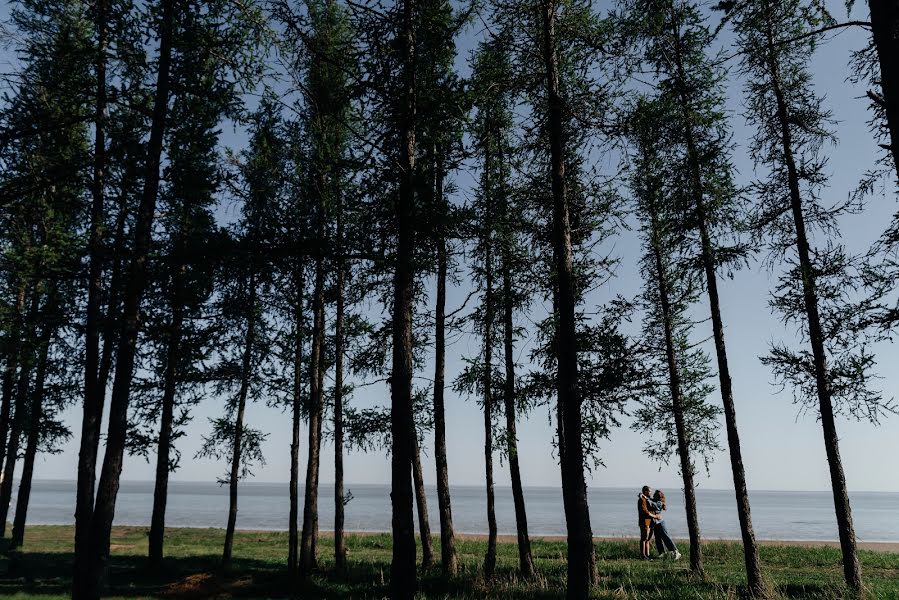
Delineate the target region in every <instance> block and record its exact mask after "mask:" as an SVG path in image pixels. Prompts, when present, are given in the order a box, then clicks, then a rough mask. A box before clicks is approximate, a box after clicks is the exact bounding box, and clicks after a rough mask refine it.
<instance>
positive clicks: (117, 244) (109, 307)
mask: <svg viewBox="0 0 899 600" xmlns="http://www.w3.org/2000/svg"><path fill="white" fill-rule="evenodd" d="M127 201H128V198H127V196H126V194H124V193H123V194H122V196H121V198H120V200H119V214H118V215H117V216H116V231H115V239H114V240H113V246H112V251H111V253H110V254H111V255H112V266H111V268H110V271H111V274H110V276H109V291H108V293H107V299H106V314H105V315H103V329H102V333H101V335H102V340H103V351H102V352H101V353H100V371H99V375H98V376H97V386H98V387H99V389H100V407H101V408H102V406H103V400H104V396H105V395H106V387H107V386H108V385H109V374H110V372H111V371H112V363H113V358H114V357H115V347H116V338H117V334H118V330H119V299H120V298H121V295H122V283H123V281H122V279H123V277H122V275H123V274H122V267H123V266H124V264H123V263H124V260H125V257H124V253H125V225H126V221H127V219H128V205H127ZM101 412H102V411H101ZM99 441H100V440H99V437H98V438H97V440H96V442H97V446H98V447H99ZM95 452H96V449H95Z"/></svg>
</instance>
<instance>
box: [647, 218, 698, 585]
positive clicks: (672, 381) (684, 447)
mask: <svg viewBox="0 0 899 600" xmlns="http://www.w3.org/2000/svg"><path fill="white" fill-rule="evenodd" d="M651 219H652V237H653V242H652V252H653V256H654V258H655V263H656V277H657V286H658V291H659V300H660V304H661V310H662V328H663V330H664V332H665V358H666V359H667V363H668V383H669V390H670V393H671V408H672V412H673V413H674V428H675V432H676V435H677V454H678V458H679V459H680V470H681V478H682V479H683V482H684V508H685V509H686V512H687V531H688V532H689V536H690V569H691V570H692V571H693V572H694V573H699V574H702V539H701V536H700V533H699V518H698V517H697V515H696V487H695V485H694V483H693V474H694V467H693V461H692V460H691V459H690V440H689V438H688V434H687V427H686V422H685V415H684V398H683V395H682V389H681V373H680V367H679V366H678V364H677V350H676V349H675V343H674V327H673V325H672V321H673V315H672V313H671V301H670V299H669V296H668V279H667V277H668V276H667V269H666V265H665V263H664V261H663V260H662V251H661V249H660V248H659V224H658V220H657V217H656V214H655V213H653V214H652V215H651Z"/></svg>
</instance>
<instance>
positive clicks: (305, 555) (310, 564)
mask: <svg viewBox="0 0 899 600" xmlns="http://www.w3.org/2000/svg"><path fill="white" fill-rule="evenodd" d="M323 213H324V211H322V218H323V217H324V214H323ZM322 233H323V229H322V228H320V229H319V234H320V235H321V234H322ZM312 315H313V319H312V321H313V322H312V354H311V356H310V359H309V375H310V383H311V385H310V387H309V396H310V399H309V460H308V463H307V465H306V488H305V501H304V504H303V532H302V537H301V538H300V573H302V575H303V576H304V577H308V576H309V575H310V574H311V573H312V571H313V570H314V569H316V568H318V556H317V553H316V544H317V540H316V537H317V536H318V477H319V465H320V461H321V432H322V419H323V412H324V389H323V387H324V386H323V384H324V378H323V371H324V368H323V363H324V344H325V268H324V263H323V261H322V258H321V257H320V256H319V257H317V258H316V259H315V284H314V288H313V291H312Z"/></svg>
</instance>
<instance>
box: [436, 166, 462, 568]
mask: <svg viewBox="0 0 899 600" xmlns="http://www.w3.org/2000/svg"><path fill="white" fill-rule="evenodd" d="M443 179H444V174H443V166H442V163H438V166H437V169H436V183H435V200H436V202H437V203H438V205H439V206H441V207H444V206H445V203H444V198H443ZM439 236H440V239H438V240H437V299H436V302H437V304H436V307H435V309H434V318H435V322H436V325H435V329H434V462H435V463H436V464H437V506H438V510H439V513H440V560H441V567H442V569H443V574H444V575H449V576H452V575H455V574H456V573H457V572H458V570H459V559H458V557H457V556H456V541H455V536H454V534H453V510H452V505H451V503H450V489H449V469H448V467H447V460H446V411H445V409H444V406H443V398H444V391H445V387H446V384H445V382H446V270H447V264H446V263H447V258H446V238H445V233H444V232H443V231H441V232H440V234H439Z"/></svg>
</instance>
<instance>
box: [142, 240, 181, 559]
mask: <svg viewBox="0 0 899 600" xmlns="http://www.w3.org/2000/svg"><path fill="white" fill-rule="evenodd" d="M182 228H183V229H186V224H183V225H182ZM179 237H180V238H181V239H180V240H179V243H178V254H179V255H180V256H183V255H184V253H185V252H186V246H187V243H186V238H187V231H186V230H185V231H182V232H181V233H180V235H179ZM186 270H187V268H186V266H185V265H184V264H180V265H178V266H177V268H176V270H175V272H174V274H173V281H172V297H171V299H170V303H169V305H170V308H171V311H172V320H171V323H169V335H168V338H169V339H168V347H167V349H166V365H165V374H164V376H163V391H162V414H161V415H160V420H159V442H158V444H157V451H156V482H155V485H154V487H153V513H152V515H151V517H150V540H149V563H150V566H151V567H159V566H160V565H161V564H162V558H163V545H164V543H165V509H166V503H167V502H168V491H169V472H170V471H171V451H172V428H173V424H174V419H175V396H176V392H177V386H178V363H179V361H180V360H181V356H180V354H181V338H182V332H183V328H184V301H183V293H184V277H185V274H186Z"/></svg>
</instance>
